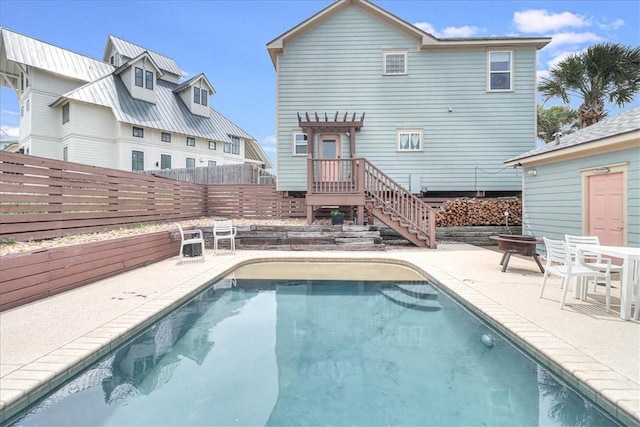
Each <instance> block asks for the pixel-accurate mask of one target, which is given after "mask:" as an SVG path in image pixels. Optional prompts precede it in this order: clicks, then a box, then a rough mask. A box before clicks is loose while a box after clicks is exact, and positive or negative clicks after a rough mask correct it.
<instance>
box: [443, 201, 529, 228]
mask: <svg viewBox="0 0 640 427" xmlns="http://www.w3.org/2000/svg"><path fill="white" fill-rule="evenodd" d="M441 209H442V210H441V211H440V212H439V213H440V216H439V217H438V218H437V219H436V226H437V227H466V226H473V225H505V224H506V221H507V216H506V215H505V211H508V212H509V216H508V221H509V225H521V224H522V200H521V199H520V198H516V197H512V198H500V199H475V198H472V199H467V198H462V199H453V200H447V201H445V202H444V203H443V205H442V208H441Z"/></svg>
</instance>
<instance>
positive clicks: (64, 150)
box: [62, 146, 69, 162]
mask: <svg viewBox="0 0 640 427" xmlns="http://www.w3.org/2000/svg"><path fill="white" fill-rule="evenodd" d="M62 160H64V161H65V162H68V161H69V146H66V147H62Z"/></svg>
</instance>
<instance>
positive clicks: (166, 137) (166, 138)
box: [160, 132, 171, 142]
mask: <svg viewBox="0 0 640 427" xmlns="http://www.w3.org/2000/svg"><path fill="white" fill-rule="evenodd" d="M160 141H162V142H171V134H170V133H169V132H162V133H161V134H160Z"/></svg>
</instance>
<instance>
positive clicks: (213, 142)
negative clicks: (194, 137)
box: [209, 141, 216, 150]
mask: <svg viewBox="0 0 640 427" xmlns="http://www.w3.org/2000/svg"><path fill="white" fill-rule="evenodd" d="M215 149H216V142H215V141H209V150H215Z"/></svg>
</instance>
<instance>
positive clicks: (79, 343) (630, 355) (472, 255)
mask: <svg viewBox="0 0 640 427" xmlns="http://www.w3.org/2000/svg"><path fill="white" fill-rule="evenodd" d="M501 256H502V254H501V253H499V252H496V251H493V250H488V249H484V248H480V247H476V246H471V245H466V244H440V245H439V248H438V249H437V250H429V249H392V250H388V251H385V252H379V251H375V252H288V251H238V252H237V253H236V254H235V255H232V254H230V253H228V251H226V250H222V251H219V252H218V255H217V256H214V255H213V252H212V251H207V257H206V260H205V262H204V263H184V264H180V265H178V263H177V258H172V259H168V260H165V261H162V262H158V263H155V264H152V265H150V266H147V267H144V268H140V269H138V270H135V271H131V272H128V273H125V274H121V275H119V276H115V277H112V278H109V279H105V280H101V281H99V282H96V283H94V284H92V285H89V286H85V287H82V288H79V289H76V290H73V291H69V292H66V293H63V294H60V295H56V296H54V297H51V298H48V299H45V300H41V301H37V302H34V303H31V304H28V305H25V306H22V307H18V308H15V309H12V310H8V311H6V312H3V313H0V350H1V351H0V422H2V421H3V420H6V419H7V418H8V417H11V416H12V415H13V414H15V413H17V412H18V411H20V410H21V409H23V408H24V407H26V406H27V405H29V403H30V402H33V401H35V400H37V399H38V398H40V397H41V396H42V395H43V394H45V393H46V392H47V391H48V390H50V389H52V388H54V387H56V386H57V385H59V384H61V383H62V382H64V380H65V379H67V378H69V377H70V376H72V375H74V374H75V373H77V372H78V371H80V370H81V369H82V368H83V367H85V366H88V365H90V364H91V363H93V362H94V361H95V360H96V359H97V358H99V357H101V356H103V355H104V354H106V353H107V352H109V351H110V350H111V349H113V348H115V347H116V346H117V345H119V344H120V343H122V342H123V340H126V339H127V338H128V337H130V336H131V335H132V334H134V333H136V332H138V331H140V330H141V329H142V328H144V327H146V326H147V325H149V324H151V323H153V321H154V319H157V318H158V316H162V315H163V314H164V313H166V312H167V311H168V310H169V309H170V308H171V306H172V305H174V304H175V303H176V302H178V301H184V300H185V299H188V298H190V297H191V296H192V295H194V294H196V293H197V292H198V290H199V289H201V288H202V286H203V285H204V284H206V283H208V282H210V281H211V279H213V278H215V277H222V276H224V275H226V274H228V273H230V272H232V271H233V270H235V269H236V268H237V267H238V266H242V265H245V266H246V265H248V264H252V263H255V262H262V261H264V262H273V261H296V260H297V261H303V260H305V261H320V262H322V261H324V262H329V261H350V262H353V261H359V262H372V264H370V265H371V270H370V272H369V273H370V274H371V275H373V276H374V277H375V278H376V279H385V278H386V277H381V276H384V265H382V266H381V263H382V262H387V263H393V264H399V265H402V266H405V267H408V268H409V269H413V270H415V271H418V272H419V273H421V274H423V275H425V276H427V277H430V278H432V279H433V280H434V281H435V282H437V283H439V284H440V285H441V286H442V287H443V288H445V289H446V290H447V291H448V292H450V293H451V294H452V295H454V296H455V297H456V298H457V299H459V300H460V301H461V302H462V304H464V305H465V306H467V307H470V308H472V309H473V310H474V311H476V312H478V313H481V314H482V316H483V317H485V318H486V319H487V321H488V322H489V323H491V324H492V325H493V326H494V327H496V328H497V329H499V330H501V331H503V332H505V333H507V334H509V335H510V337H511V338H512V339H513V340H514V341H516V342H517V343H518V344H519V345H520V346H522V347H523V348H525V349H527V350H529V351H530V352H532V353H533V354H534V355H535V356H536V357H537V358H538V359H539V360H540V361H541V363H542V364H544V365H545V366H547V367H549V368H550V369H551V370H553V371H555V372H556V373H559V374H560V375H562V376H563V377H564V379H565V380H567V381H568V382H569V383H571V384H572V385H574V386H575V387H576V388H577V389H578V390H579V391H581V392H582V393H584V394H585V395H588V396H590V397H591V398H592V399H593V400H595V401H596V402H598V403H599V404H600V405H601V406H602V407H604V408H605V409H606V410H607V411H608V412H609V413H610V414H611V415H612V416H613V417H614V418H617V419H618V421H619V422H620V423H622V424H624V425H640V362H639V361H640V322H638V321H635V320H631V321H623V320H621V319H620V318H619V303H620V302H619V297H618V296H619V282H618V281H614V282H613V285H614V287H615V288H614V289H613V297H612V311H611V313H606V312H605V309H604V291H603V290H599V291H598V292H597V293H594V292H593V291H592V289H590V290H589V297H588V298H587V300H584V301H581V300H576V299H574V298H573V294H572V292H570V293H569V296H568V300H567V305H566V307H565V309H564V310H561V309H560V279H559V278H556V277H552V278H551V279H550V280H549V282H548V284H547V288H546V289H545V295H544V298H539V297H538V294H539V290H540V284H541V280H542V273H540V271H539V270H538V267H537V266H536V264H535V263H534V262H533V260H531V258H528V259H524V258H520V257H512V258H511V261H510V262H509V268H508V269H507V271H506V272H504V273H503V272H501V267H500V265H499V262H500V259H501ZM316 270H317V272H320V273H322V274H323V275H324V273H330V270H329V269H323V268H322V265H320V266H317V267H316ZM331 270H332V271H334V272H335V274H336V275H339V276H340V277H344V278H348V277H345V276H346V275H348V274H349V272H348V271H347V270H345V269H331ZM361 270H362V269H361ZM242 271H245V272H246V271H250V270H248V269H245V270H240V272H239V274H250V273H242ZM264 271H269V272H270V273H269V274H272V275H274V276H278V275H282V274H283V271H282V269H281V268H280V269H278V268H271V269H266V270H264ZM304 271H307V272H310V273H311V272H313V271H314V269H313V268H312V269H309V268H305V270H304ZM363 274H364V275H365V276H366V274H367V272H366V271H364V272H362V271H360V272H358V275H359V277H360V278H362V275H363ZM265 278H266V277H265ZM273 278H276V277H273ZM390 279H392V278H390Z"/></svg>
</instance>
